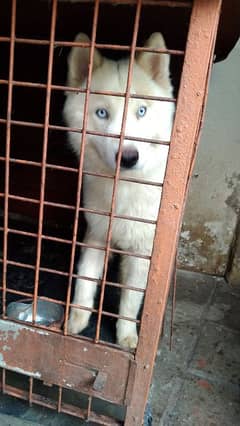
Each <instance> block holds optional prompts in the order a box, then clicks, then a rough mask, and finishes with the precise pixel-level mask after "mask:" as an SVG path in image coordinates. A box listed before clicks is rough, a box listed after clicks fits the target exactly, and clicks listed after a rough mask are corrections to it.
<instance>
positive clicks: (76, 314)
mask: <svg viewBox="0 0 240 426" xmlns="http://www.w3.org/2000/svg"><path fill="white" fill-rule="evenodd" d="M85 243H89V244H90V241H85ZM94 244H95V245H96V244H99V242H98V243H96V242H95V243H94ZM103 263H104V251H103V250H97V249H92V248H86V249H84V250H83V252H82V255H81V259H80V262H79V265H78V271H77V273H78V275H82V276H85V277H88V278H95V279H100V278H101V277H102V272H103ZM96 289H97V284H96V283H95V282H93V281H89V280H84V279H81V278H79V279H77V280H76V285H75V292H74V298H73V303H74V304H77V305H81V306H84V307H86V308H93V306H94V296H95V294H96ZM90 316H91V312H90V311H86V310H83V309H79V308H71V313H70V318H69V321H68V332H69V333H73V334H78V333H80V332H81V331H82V330H83V329H84V328H86V327H87V325H88V322H89V318H90Z"/></svg>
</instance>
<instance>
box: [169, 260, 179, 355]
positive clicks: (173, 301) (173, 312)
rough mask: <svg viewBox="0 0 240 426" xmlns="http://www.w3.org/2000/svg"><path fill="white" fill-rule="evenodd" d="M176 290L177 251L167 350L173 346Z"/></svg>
mask: <svg viewBox="0 0 240 426" xmlns="http://www.w3.org/2000/svg"><path fill="white" fill-rule="evenodd" d="M176 291H177V252H176V254H175V259H174V266H173V291H172V306H171V325H170V340H169V350H170V351H171V350H172V348H173V324H174V314H175V308H176Z"/></svg>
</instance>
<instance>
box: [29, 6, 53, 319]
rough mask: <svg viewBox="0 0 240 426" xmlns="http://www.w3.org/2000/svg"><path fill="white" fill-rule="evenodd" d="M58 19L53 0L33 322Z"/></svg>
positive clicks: (34, 312) (35, 309) (37, 283)
mask: <svg viewBox="0 0 240 426" xmlns="http://www.w3.org/2000/svg"><path fill="white" fill-rule="evenodd" d="M56 18H57V0H53V1H52V18H51V32H50V44H49V59H48V76H47V88H46V103H45V120H44V133H43V155H42V171H41V190H40V206H39V217H38V237H37V253H36V269H35V279H34V299H33V322H35V320H36V311H37V296H38V285H39V272H40V270H39V269H40V259H41V249H42V229H43V214H44V193H45V181H46V160H47V144H48V126H49V114H50V101H51V82H52V69H53V55H54V38H55V29H56Z"/></svg>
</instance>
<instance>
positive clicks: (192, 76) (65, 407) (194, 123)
mask: <svg viewBox="0 0 240 426" xmlns="http://www.w3.org/2000/svg"><path fill="white" fill-rule="evenodd" d="M18 3H19V0H11V1H9V5H10V6H11V7H10V16H11V28H10V35H9V36H6V35H3V36H2V35H0V44H1V43H3V44H8V45H9V69H8V78H1V79H0V85H1V86H0V87H6V88H7V91H8V93H7V101H6V116H5V117H4V114H3V115H2V116H1V117H0V124H1V125H3V126H5V128H6V144H5V150H4V149H2V150H1V152H0V154H1V156H0V164H1V165H4V167H5V177H4V187H3V188H2V190H1V192H0V200H3V199H4V215H3V221H4V223H3V226H1V227H0V232H1V233H2V234H3V255H2V257H1V258H0V265H2V284H1V293H2V319H1V320H0V336H1V339H0V342H1V352H2V354H3V357H2V360H1V362H0V364H1V367H2V381H1V388H2V391H3V392H4V393H6V394H8V395H12V396H15V397H18V398H21V399H25V400H27V401H28V402H29V404H30V405H31V404H37V405H41V406H44V407H47V408H51V409H54V410H57V411H58V412H62V413H67V414H71V415H74V416H77V417H80V418H83V419H85V420H87V421H92V422H98V423H99V424H103V425H117V424H123V423H124V424H125V425H137V426H138V425H140V424H141V423H142V419H143V414H144V407H145V404H146V400H147V396H148V390H149V386H150V381H151V375H152V370H153V365H154V358H155V354H156V351H157V344H158V339H159V335H160V331H161V328H162V322H163V317H164V310H165V306H166V300H167V296H168V291H169V286H170V281H171V274H172V269H173V266H174V259H175V253H176V245H177V239H178V234H179V229H180V224H181V218H182V214H183V209H184V204H185V200H186V194H187V189H188V184H189V179H190V175H191V171H192V167H193V163H194V158H195V154H196V148H197V143H198V139H199V133H200V130H201V123H202V117H203V112H204V107H205V102H206V95H207V86H208V80H209V74H210V68H211V63H212V58H213V53H214V46H215V39H216V33H217V26H218V20H219V15H220V7H221V0H211V1H208V0H194V1H193V2H192V1H161V0H155V1H151V0H146V1H144V0H142V1H141V0H126V1H125V0H124V1H121V2H117V3H118V4H119V3H120V4H127V5H129V6H130V5H131V6H132V7H134V8H135V17H134V24H133V30H132V33H131V38H132V41H131V43H130V44H126V45H123V44H118V43H116V44H113V43H99V42H97V28H98V21H99V7H100V6H101V4H102V3H107V4H111V5H113V4H114V3H116V2H115V1H114V0H111V1H110V0H109V1H101V0H95V1H94V2H92V3H93V16H92V24H91V28H92V34H91V41H90V43H81V42H76V41H75V42H74V41H67V40H57V39H56V25H57V19H58V6H59V4H60V2H59V1H58V0H52V1H51V22H50V33H49V38H48V39H46V38H41V37H38V35H37V34H36V38H32V37H19V36H18V35H17V33H16V20H17V18H18V13H17V6H18ZM83 3H84V2H83ZM85 3H91V2H85ZM144 5H148V6H158V7H159V8H161V7H170V8H183V9H184V8H187V9H189V10H190V14H191V19H190V23H189V28H188V39H187V44H186V49H184V50H181V49H170V48H169V49H164V50H163V49H152V48H147V47H142V46H138V33H139V25H140V18H141V14H142V8H143V6H144ZM0 10H1V6H0ZM16 45H24V46H25V45H34V46H47V48H48V49H49V50H48V67H47V79H46V83H40V82H33V81H21V80H18V79H16V80H15V79H14V64H15V63H14V60H15V48H16ZM73 46H78V47H86V48H89V49H90V57H89V69H88V78H87V84H86V88H85V89H84V90H82V89H79V87H69V86H66V84H62V85H59V84H54V82H53V78H52V77H53V67H54V58H55V57H54V52H55V48H56V47H61V48H62V47H66V48H67V47H68V48H69V47H73ZM95 48H98V49H103V51H104V50H105V49H109V50H114V51H115V50H117V51H124V52H128V54H129V69H128V78H127V86H126V91H125V92H124V93H120V92H110V91H106V90H105V91H104V90H103V91H93V90H91V77H92V72H93V55H94V50H95ZM143 51H145V52H154V53H159V54H160V53H163V54H170V55H172V56H179V57H184V64H183V69H182V76H181V84H180V88H179V92H178V94H177V96H176V97H172V98H162V97H154V96H148V95H136V94H132V93H131V80H132V72H133V63H134V58H135V54H136V52H143ZM0 77H1V75H0ZM15 87H19V88H21V87H23V88H29V89H36V90H43V91H44V92H45V105H44V120H42V121H39V122H34V121H32V120H29V121H26V120H21V119H14V118H13V117H12V116H13V93H14V88H15ZM66 90H67V91H73V92H79V93H80V92H83V93H85V95H86V97H85V106H84V120H83V125H82V128H81V129H79V128H72V127H68V126H66V125H60V124H52V122H51V101H52V94H53V92H54V91H56V92H61V93H63V92H64V91H66ZM92 94H98V95H100V94H101V95H105V96H118V97H122V98H123V99H124V110H123V119H122V125H121V132H120V134H110V133H104V132H97V131H92V130H89V129H88V128H87V113H88V106H89V98H90V96H91V95H92ZM134 98H135V99H150V100H156V101H164V102H173V103H174V104H176V115H175V119H174V125H173V130H172V136H171V141H169V142H166V141H161V140H159V139H146V138H135V137H133V136H131V137H130V136H128V135H125V128H126V119H127V112H128V104H129V100H130V99H134ZM13 126H16V127H22V128H24V129H26V128H33V129H41V130H42V131H43V135H42V136H43V144H42V157H41V161H31V160H29V159H24V158H17V157H12V155H11V131H12V127H13ZM50 131H58V132H62V133H63V132H66V131H68V132H76V133H79V138H81V140H82V147H81V152H80V159H79V166H78V167H74V166H72V165H71V166H69V165H64V164H61V165H58V164H53V162H49V161H48V140H49V132H50ZM88 134H91V135H96V136H100V135H101V136H105V137H111V138H116V139H118V140H119V151H118V156H117V164H116V170H115V173H113V174H105V173H97V172H96V173H95V172H92V171H89V170H85V169H84V164H83V160H84V154H85V144H86V135H88ZM124 140H133V141H135V140H137V141H138V142H141V143H152V144H162V145H167V146H169V154H168V164H167V169H166V174H165V178H164V182H163V183H159V182H153V181H148V180H143V179H142V180H141V179H136V178H132V177H124V176H121V175H120V162H121V155H122V147H123V142H124ZM11 165H22V166H33V167H36V168H37V169H38V170H39V171H40V191H39V197H37V198H36V197H30V196H24V195H17V194H14V193H11V188H10V179H11ZM48 170H50V171H51V170H58V171H61V172H63V173H65V172H69V173H72V174H73V175H75V176H76V178H77V186H76V193H75V204H74V205H71V204H68V203H63V202H56V201H51V200H49V199H46V176H47V171H48ZM84 175H92V176H98V177H102V178H106V179H111V180H112V182H113V192H112V202H111V207H110V210H109V211H102V210H97V209H89V208H85V207H82V205H81V189H82V179H83V176H84ZM121 180H124V181H127V182H130V183H136V184H139V185H140V184H144V185H150V186H156V187H162V197H161V205H160V209H159V214H158V218H157V219H156V220H152V219H148V218H139V217H133V216H127V215H119V214H117V213H116V212H115V204H116V191H117V185H118V182H119V181H121ZM10 201H18V202H24V203H28V204H30V205H35V206H36V207H37V209H38V221H37V223H38V226H37V229H36V230H34V232H33V231H32V230H31V231H29V230H25V229H17V227H14V225H12V223H11V221H10V210H11V209H10V208H9V203H10ZM46 207H51V208H58V209H63V210H68V211H71V212H72V213H73V217H74V219H73V228H72V236H71V238H65V237H64V236H53V235H50V234H48V232H46V231H45V230H44V214H45V208H46ZM82 212H88V213H91V214H95V215H96V214H97V215H100V216H106V217H108V219H109V225H108V231H107V238H106V243H105V245H102V246H101V245H96V244H89V243H85V242H83V241H79V238H78V226H79V222H80V214H81V213H82ZM114 219H121V220H128V221H133V222H142V223H146V224H148V225H149V226H154V227H155V228H156V231H155V238H154V242H153V249H152V253H151V255H146V253H145V254H144V253H137V252H133V251H130V250H122V249H118V248H115V247H112V246H111V235H112V226H113V220H114ZM11 235H14V236H18V237H20V238H25V237H29V238H32V239H34V241H35V245H36V247H35V252H36V256H35V261H34V262H32V263H31V262H27V261H22V260H16V259H15V260H13V259H10V258H9V238H10V236H11ZM44 242H52V243H56V244H59V246H60V245H67V246H68V249H69V252H70V256H69V264H68V268H67V270H61V269H60V268H57V267H53V266H52V267H49V266H48V267H46V266H42V265H41V260H42V251H43V243H44ZM86 247H87V248H93V249H97V250H101V251H103V252H104V267H103V274H102V279H101V280H99V279H94V278H93V277H89V276H81V275H78V274H77V273H75V271H74V267H75V263H76V249H77V248H86ZM111 253H113V254H118V255H125V256H134V257H136V258H139V259H144V260H147V261H149V262H150V268H149V275H148V285H147V289H146V290H145V289H143V288H142V287H141V286H140V285H139V283H135V286H133V285H129V283H121V282H119V281H117V280H111V279H108V277H107V271H108V261H109V256H110V254H111ZM10 267H15V268H17V270H18V271H22V270H25V269H27V270H29V271H32V273H33V275H34V278H33V282H34V285H33V288H32V291H31V292H30V291H26V290H20V289H15V288H11V286H10V283H9V277H8V270H9V268H10ZM19 273H20V272H19ZM41 273H48V274H50V275H51V276H59V277H62V278H64V279H66V282H67V287H66V288H67V290H66V295H65V299H64V300H59V299H58V298H54V297H50V296H49V295H47V296H46V295H45V296H44V295H41V294H40V291H39V285H40V274H41ZM76 278H82V279H84V280H87V281H88V282H89V285H92V283H93V284H94V285H96V284H97V287H98V288H99V291H100V296H99V302H98V307H97V308H88V307H86V306H82V305H79V304H73V303H71V291H72V287H73V280H74V279H76ZM106 288H110V289H122V288H124V289H128V290H131V291H135V292H138V293H141V294H143V295H144V303H143V308H142V314H141V317H140V318H137V319H133V318H130V317H125V316H121V315H119V314H117V313H114V312H110V311H107V310H106V309H105V308H104V298H105V293H106ZM9 295H10V296H12V297H15V298H16V297H18V298H29V299H31V300H32V304H33V312H32V317H33V318H32V322H31V323H28V324H26V322H23V321H18V320H13V319H11V318H9V317H8V316H7V312H6V309H7V304H8V296H9ZM38 300H45V301H50V302H54V303H56V304H59V305H61V306H63V307H64V310H65V311H64V320H63V327H62V328H61V327H52V328H51V327H49V326H44V325H38V324H37V323H36V315H37V302H38ZM71 307H75V308H78V309H81V310H86V311H90V312H92V313H94V314H95V315H96V317H97V319H96V324H95V331H94V335H93V336H91V337H89V336H85V335H84V336H83V335H79V336H78V335H77V336H76V335H69V333H68V331H67V322H68V318H69V310H70V308H71ZM104 317H106V318H108V319H111V320H112V319H119V318H120V319H124V320H127V321H131V322H135V323H136V324H137V325H138V327H139V341H138V345H137V348H136V351H135V352H133V351H127V350H124V349H123V348H120V347H119V346H118V345H117V344H116V343H113V342H111V341H107V340H105V339H103V338H102V337H101V326H102V322H103V318H104ZM149 330H151V333H149ZM23 342H24V344H23ZM11 371H12V372H15V373H16V374H18V375H19V376H21V378H22V380H23V378H24V377H26V376H27V377H28V382H27V384H26V387H25V388H24V389H23V387H22V386H21V385H20V386H16V383H15V382H14V381H11V376H9V374H10V373H11ZM8 377H10V379H9V380H8ZM40 381H41V382H42V383H43V384H42V386H43V391H42V392H39V389H40V384H39V383H40ZM20 382H21V379H20ZM38 382H39V383H38ZM48 385H50V386H53V385H56V395H55V396H54V398H51V397H48V396H46V395H48V392H47V391H46V389H47V388H48ZM44 386H45V387H44ZM35 388H36V389H35ZM67 390H69V391H76V392H78V393H81V394H83V395H84V398H85V399H84V404H83V407H82V406H81V404H80V402H79V400H78V402H77V403H76V404H75V405H74V404H72V403H69V401H68V402H66V400H65V392H66V391H67ZM95 400H97V401H98V400H99V401H105V402H106V403H109V404H113V406H118V407H119V406H120V407H121V410H122V411H121V413H122V414H121V416H120V418H117V416H116V413H115V412H114V411H112V412H111V410H110V413H111V414H106V413H105V414H104V413H102V412H101V410H97V409H96V410H94V401H95ZM107 412H108V410H107Z"/></svg>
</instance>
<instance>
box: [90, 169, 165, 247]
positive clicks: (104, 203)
mask: <svg viewBox="0 0 240 426" xmlns="http://www.w3.org/2000/svg"><path fill="white" fill-rule="evenodd" d="M112 193H113V182H112V181H111V180H109V179H104V178H99V177H98V178H95V177H92V176H91V177H87V179H85V182H84V206H85V207H86V208H91V209H94V210H101V211H106V212H110V209H111V201H112ZM160 198H161V188H159V187H154V186H150V185H142V184H137V183H132V182H125V181H120V182H118V185H117V191H116V200H115V209H114V213H115V215H116V216H124V217H129V219H127V218H121V217H115V218H114V219H113V227H112V241H113V243H114V244H115V245H117V246H119V247H121V248H124V249H126V250H129V249H131V248H133V249H134V250H137V251H138V252H140V253H141V252H142V253H143V254H144V253H146V254H149V252H150V251H151V248H152V241H153V236H154V231H155V225H154V223H153V224H152V223H144V222H142V221H141V220H142V219H146V220H148V221H155V220H156V219H157V214H158V209H159V203H160ZM86 218H87V221H88V224H89V226H90V227H91V232H92V234H95V235H94V237H96V238H100V239H104V240H105V238H106V233H107V229H108V224H109V218H108V217H106V216H101V215H94V214H86ZM131 218H132V219H131ZM133 219H140V220H139V221H136V220H133Z"/></svg>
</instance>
